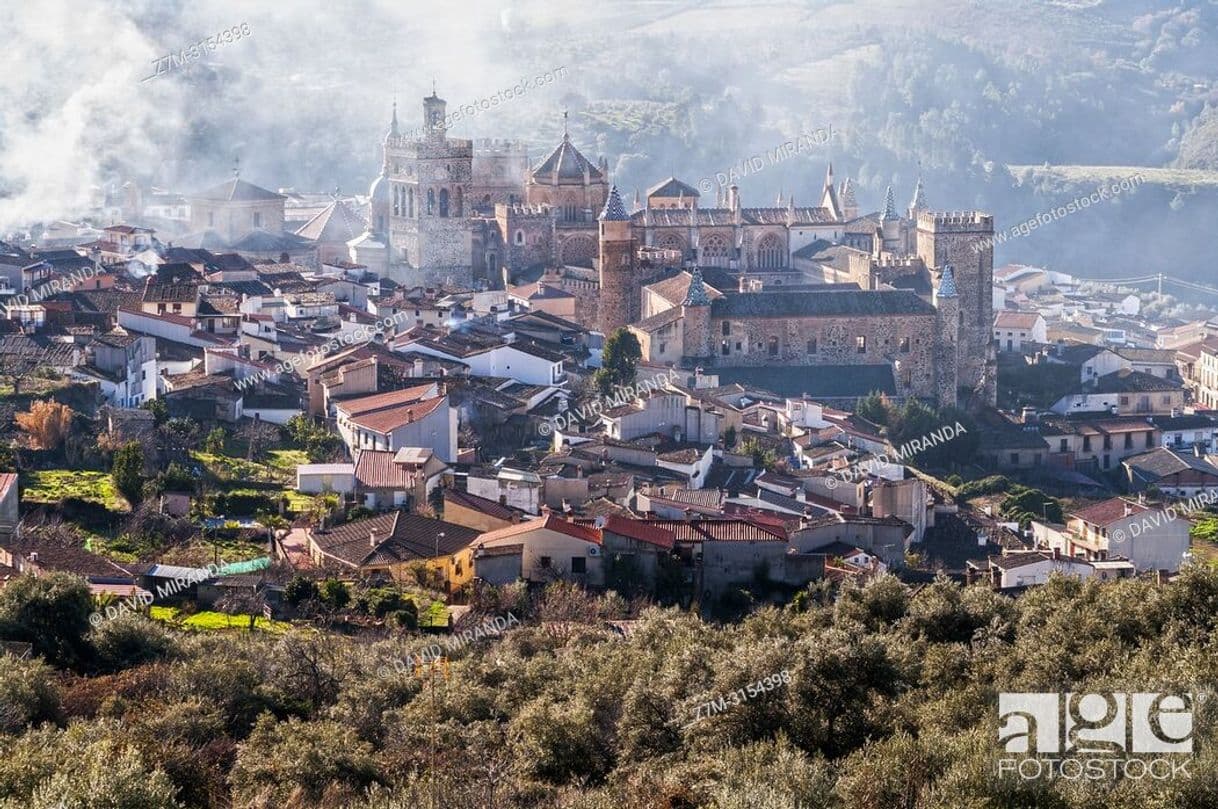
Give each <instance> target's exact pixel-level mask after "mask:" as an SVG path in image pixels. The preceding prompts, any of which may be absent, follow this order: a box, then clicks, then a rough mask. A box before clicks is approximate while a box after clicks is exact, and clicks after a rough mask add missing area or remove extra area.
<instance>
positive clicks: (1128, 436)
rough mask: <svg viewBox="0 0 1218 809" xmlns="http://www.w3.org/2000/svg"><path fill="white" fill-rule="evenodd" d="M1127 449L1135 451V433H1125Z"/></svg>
mask: <svg viewBox="0 0 1218 809" xmlns="http://www.w3.org/2000/svg"><path fill="white" fill-rule="evenodd" d="M1125 449H1133V433H1125Z"/></svg>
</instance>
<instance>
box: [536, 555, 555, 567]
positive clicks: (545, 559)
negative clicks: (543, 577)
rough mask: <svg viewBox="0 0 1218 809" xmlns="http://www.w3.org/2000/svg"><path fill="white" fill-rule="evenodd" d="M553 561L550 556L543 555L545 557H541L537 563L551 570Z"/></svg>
mask: <svg viewBox="0 0 1218 809" xmlns="http://www.w3.org/2000/svg"><path fill="white" fill-rule="evenodd" d="M552 562H553V560H552V559H550V557H548V556H543V557H541V559H539V560H538V562H537V564H538V565H539V566H540V567H541V569H542V570H549V569H550V565H551V564H552Z"/></svg>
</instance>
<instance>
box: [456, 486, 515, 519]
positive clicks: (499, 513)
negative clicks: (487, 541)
mask: <svg viewBox="0 0 1218 809" xmlns="http://www.w3.org/2000/svg"><path fill="white" fill-rule="evenodd" d="M449 503H453V504H455V505H458V506H462V507H464V508H467V509H469V510H470V511H477V512H478V513H479V514H485V515H486V516H488V517H494V518H495V519H498V520H503V521H505V522H511V521H512V519H513V518H514V517H517V516H520V515H524V514H525V512H524V511H521V510H520V509H518V508H512V507H511V506H505V505H503V504H502V503H499V502H496V501H494V500H491V499H489V498H486V497H479V496H478V495H476V494H470V493H469V492H463V491H461V490H460V489H445V490H444V505H445V506H448V504H449Z"/></svg>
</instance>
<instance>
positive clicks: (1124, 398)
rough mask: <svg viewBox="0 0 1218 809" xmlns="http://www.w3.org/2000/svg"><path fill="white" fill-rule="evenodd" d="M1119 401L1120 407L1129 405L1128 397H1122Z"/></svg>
mask: <svg viewBox="0 0 1218 809" xmlns="http://www.w3.org/2000/svg"><path fill="white" fill-rule="evenodd" d="M1119 401H1120V403H1121V407H1125V406H1126V405H1128V404H1129V397H1128V396H1122V397H1121V398H1120V399H1119Z"/></svg>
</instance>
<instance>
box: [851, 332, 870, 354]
mask: <svg viewBox="0 0 1218 809" xmlns="http://www.w3.org/2000/svg"><path fill="white" fill-rule="evenodd" d="M854 348H855V350H856V351H857V352H858V353H860V354H866V353H867V338H866V337H864V336H863V335H859V336H858V337H855V338H854Z"/></svg>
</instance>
